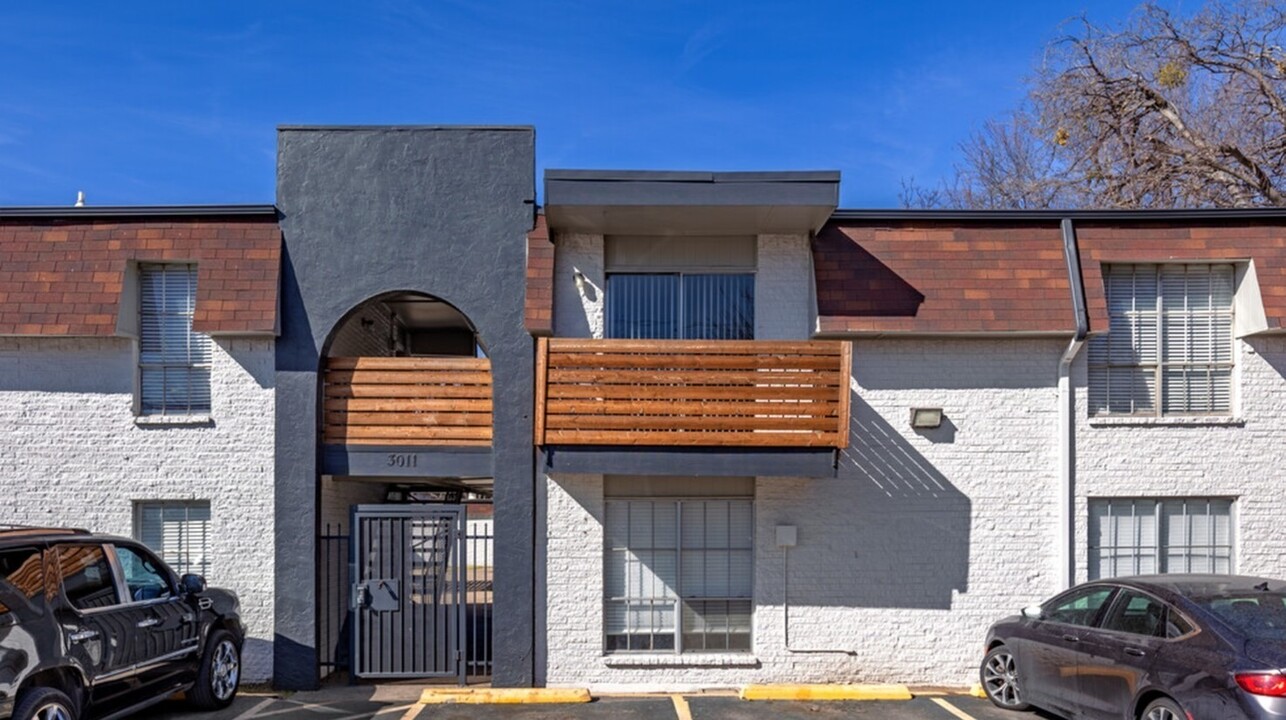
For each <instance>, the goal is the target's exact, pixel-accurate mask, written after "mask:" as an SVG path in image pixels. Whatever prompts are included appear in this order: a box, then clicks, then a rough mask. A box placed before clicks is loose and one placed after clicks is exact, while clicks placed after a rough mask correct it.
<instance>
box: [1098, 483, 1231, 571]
mask: <svg viewBox="0 0 1286 720" xmlns="http://www.w3.org/2000/svg"><path fill="white" fill-rule="evenodd" d="M1232 506H1233V501H1232V500H1231V499H1229V498H1165V499H1152V498H1112V499H1092V500H1090V523H1089V525H1090V527H1089V537H1090V546H1089V573H1090V579H1091V580H1093V579H1098V578H1103V577H1117V576H1121V575H1148V574H1153V573H1231V572H1232V569H1233V541H1232Z"/></svg>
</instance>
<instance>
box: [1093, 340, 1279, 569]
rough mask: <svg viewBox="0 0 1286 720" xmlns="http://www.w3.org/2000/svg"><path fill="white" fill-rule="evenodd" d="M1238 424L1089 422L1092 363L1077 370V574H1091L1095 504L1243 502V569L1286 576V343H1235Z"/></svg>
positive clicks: (1237, 538) (1238, 536)
mask: <svg viewBox="0 0 1286 720" xmlns="http://www.w3.org/2000/svg"><path fill="white" fill-rule="evenodd" d="M1236 351H1237V354H1236V360H1235V362H1236V365H1237V369H1236V373H1235V378H1236V379H1235V382H1236V384H1237V386H1238V387H1237V390H1238V392H1236V395H1237V400H1236V412H1235V418H1233V419H1232V420H1231V421H1229V422H1226V423H1205V424H1196V425H1193V424H1187V423H1185V422H1184V421H1183V420H1182V419H1180V420H1168V421H1167V420H1147V419H1142V420H1130V421H1128V422H1131V423H1132V424H1129V425H1121V424H1115V423H1117V422H1119V421H1115V420H1112V421H1099V420H1094V419H1091V418H1089V415H1088V412H1089V411H1088V403H1087V399H1086V398H1087V393H1086V392H1085V388H1086V384H1087V376H1088V366H1087V362H1086V356H1085V355H1084V354H1082V355H1081V356H1080V357H1079V358H1078V360H1077V363H1076V367H1075V375H1074V376H1073V379H1074V380H1075V382H1076V384H1077V386H1078V388H1077V405H1076V418H1077V424H1076V437H1077V443H1076V456H1077V468H1076V479H1077V507H1076V538H1077V543H1076V544H1077V555H1076V573H1077V578H1078V579H1081V580H1084V579H1086V577H1087V574H1088V571H1089V558H1088V554H1087V552H1086V548H1087V538H1088V531H1089V521H1088V518H1089V507H1088V498H1091V497H1185V496H1189V497H1190V496H1217V497H1233V498H1236V504H1235V506H1234V507H1235V509H1234V544H1235V547H1236V549H1235V554H1236V569H1237V571H1238V572H1241V573H1245V574H1251V575H1267V576H1269V577H1280V576H1282V575H1283V573H1284V572H1286V527H1283V524H1282V520H1281V519H1282V518H1283V517H1286V494H1283V492H1282V483H1281V468H1282V462H1281V459H1282V453H1283V450H1282V449H1283V448H1286V377H1283V370H1286V338H1282V337H1280V336H1262V337H1251V338H1247V339H1245V340H1244V341H1237V342H1236Z"/></svg>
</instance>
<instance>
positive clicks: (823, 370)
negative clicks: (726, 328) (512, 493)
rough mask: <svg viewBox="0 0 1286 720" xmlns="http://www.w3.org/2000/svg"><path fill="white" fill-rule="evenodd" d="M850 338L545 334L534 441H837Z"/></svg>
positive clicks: (723, 444)
mask: <svg viewBox="0 0 1286 720" xmlns="http://www.w3.org/2000/svg"><path fill="white" fill-rule="evenodd" d="M850 363H851V346H850V345H849V343H847V342H833V341H759V340H582V339H573V338H542V339H540V341H539V345H538V347H537V356H536V444H537V445H544V446H657V447H667V446H688V447H720V448H762V449H768V448H783V449H788V448H816V449H823V448H825V449H839V448H844V447H847V445H848V414H849V374H850Z"/></svg>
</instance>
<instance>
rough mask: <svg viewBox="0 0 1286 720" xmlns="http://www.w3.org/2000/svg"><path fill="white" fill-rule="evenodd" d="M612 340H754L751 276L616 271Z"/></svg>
mask: <svg viewBox="0 0 1286 720" xmlns="http://www.w3.org/2000/svg"><path fill="white" fill-rule="evenodd" d="M606 300H607V307H606V315H607V328H606V335H607V337H609V338H629V339H639V340H653V339H655V340H678V339H688V340H752V339H754V336H755V276H754V275H753V274H750V273H613V274H611V275H608V276H607V298H606Z"/></svg>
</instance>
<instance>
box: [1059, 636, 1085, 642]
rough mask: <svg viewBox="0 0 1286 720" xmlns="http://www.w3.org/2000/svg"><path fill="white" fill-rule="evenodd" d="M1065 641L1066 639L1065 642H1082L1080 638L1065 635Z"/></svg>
mask: <svg viewBox="0 0 1286 720" xmlns="http://www.w3.org/2000/svg"><path fill="white" fill-rule="evenodd" d="M1063 639H1064V640H1066V641H1067V642H1080V641H1081V639H1080V638H1078V637H1076V636H1075V635H1064V636H1063Z"/></svg>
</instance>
